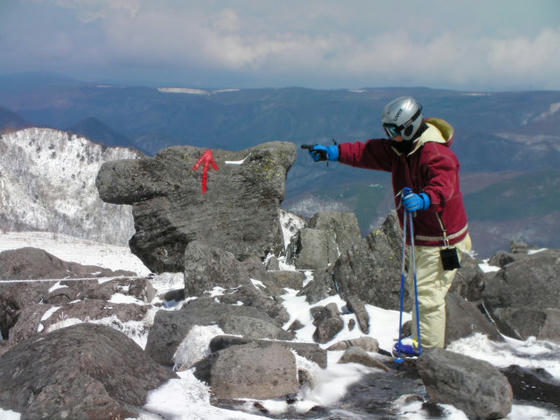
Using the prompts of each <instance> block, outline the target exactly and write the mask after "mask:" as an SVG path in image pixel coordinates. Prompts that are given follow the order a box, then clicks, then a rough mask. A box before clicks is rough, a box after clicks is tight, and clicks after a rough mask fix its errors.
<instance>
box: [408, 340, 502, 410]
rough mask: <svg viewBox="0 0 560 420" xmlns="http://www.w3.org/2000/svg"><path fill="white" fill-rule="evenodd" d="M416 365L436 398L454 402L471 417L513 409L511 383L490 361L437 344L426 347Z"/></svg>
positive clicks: (450, 402) (428, 388) (434, 398)
mask: <svg viewBox="0 0 560 420" xmlns="http://www.w3.org/2000/svg"><path fill="white" fill-rule="evenodd" d="M417 368H418V373H419V375H420V378H421V379H422V381H423V382H424V385H425V386H426V392H427V393H428V397H429V398H430V400H431V401H433V402H436V403H444V404H451V405H454V406H455V407H457V408H459V409H461V410H463V411H464V412H465V414H466V415H467V416H468V417H469V418H481V419H499V418H502V417H506V416H507V415H508V414H509V412H510V411H511V407H512V402H513V391H512V388H511V385H510V384H509V382H508V380H507V378H506V377H505V376H504V375H503V374H502V373H501V372H500V371H499V370H498V369H497V368H495V367H494V366H492V365H491V364H490V363H488V362H485V361H482V360H478V359H473V358H472V357H468V356H464V355H461V354H458V353H453V352H450V351H447V350H443V349H437V348H434V349H425V350H424V352H423V354H422V356H421V357H420V358H419V359H418V362H417Z"/></svg>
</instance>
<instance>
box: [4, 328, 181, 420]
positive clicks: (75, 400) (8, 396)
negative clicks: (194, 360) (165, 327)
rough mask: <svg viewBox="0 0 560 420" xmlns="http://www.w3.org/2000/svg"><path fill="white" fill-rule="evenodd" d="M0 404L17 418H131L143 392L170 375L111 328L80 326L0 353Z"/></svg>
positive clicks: (38, 338)
mask: <svg viewBox="0 0 560 420" xmlns="http://www.w3.org/2000/svg"><path fill="white" fill-rule="evenodd" d="M0 377H2V378H10V380H2V381H0V406H1V407H2V408H4V409H10V410H13V411H16V412H19V413H22V418H33V419H35V418H73V419H76V418H89V419H91V418H103V419H109V418H127V417H137V416H138V414H139V410H140V408H141V407H142V406H143V405H144V404H145V403H146V396H147V393H148V391H150V390H152V389H155V388H157V387H159V386H160V385H161V384H162V383H163V382H165V381H167V380H169V379H172V378H176V375H175V374H174V373H173V372H172V371H170V370H168V369H165V368H163V367H162V366H159V365H158V364H157V363H155V362H154V361H153V360H152V359H150V358H149V357H148V356H147V355H146V354H145V353H144V352H143V351H142V349H141V348H140V347H139V346H138V345H137V344H136V343H134V341H132V340H131V339H130V338H128V337H126V336H125V335H124V334H121V333H120V332H118V331H115V330H114V329H112V328H109V327H105V326H101V325H91V324H80V325H75V326H72V327H68V328H64V329H61V330H58V331H55V332H52V333H50V334H47V335H44V336H42V337H37V338H32V339H29V340H27V341H24V342H22V343H19V344H18V345H16V346H14V347H13V348H12V349H10V350H9V351H7V352H6V353H4V354H3V355H2V356H0Z"/></svg>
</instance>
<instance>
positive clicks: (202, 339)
mask: <svg viewBox="0 0 560 420" xmlns="http://www.w3.org/2000/svg"><path fill="white" fill-rule="evenodd" d="M223 334H224V332H223V331H222V329H221V328H220V327H218V326H217V325H207V326H200V325H195V326H193V327H192V328H191V330H190V331H189V333H188V334H187V336H186V337H185V338H184V339H183V341H181V344H179V346H178V347H177V350H176V351H175V354H174V355H173V362H174V364H175V370H177V369H180V368H190V367H191V366H192V365H194V364H195V363H196V362H198V361H200V360H202V359H204V358H205V357H206V356H208V355H209V354H210V348H209V346H210V341H212V339H213V338H214V337H216V336H218V335H223Z"/></svg>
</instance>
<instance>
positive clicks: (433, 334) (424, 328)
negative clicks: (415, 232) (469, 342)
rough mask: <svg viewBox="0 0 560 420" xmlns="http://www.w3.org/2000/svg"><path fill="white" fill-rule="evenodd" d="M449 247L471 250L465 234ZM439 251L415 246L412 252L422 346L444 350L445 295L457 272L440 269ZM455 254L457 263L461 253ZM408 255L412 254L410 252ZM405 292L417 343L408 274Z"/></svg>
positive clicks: (413, 334) (412, 292)
mask: <svg viewBox="0 0 560 420" xmlns="http://www.w3.org/2000/svg"><path fill="white" fill-rule="evenodd" d="M453 246H454V247H456V248H457V250H458V251H462V252H468V251H470V250H471V247H472V242H471V238H470V236H469V235H468V234H467V236H466V237H465V239H463V240H462V241H461V242H458V243H456V244H454V245H453ZM409 248H410V247H409ZM441 249H443V248H442V247H435V246H416V249H415V252H416V277H417V280H416V283H417V286H418V306H419V310H420V338H421V339H422V347H445V295H446V294H447V291H448V290H449V288H450V287H451V283H452V282H453V279H454V278H455V274H457V270H449V271H445V270H444V269H443V265H442V262H441V257H440V254H439V252H440V250H441ZM458 254H459V260H460V259H461V252H459V253H458ZM408 255H412V254H411V253H410V249H409V254H408ZM407 290H408V291H409V297H410V301H411V302H412V307H411V309H412V336H413V337H414V339H416V340H418V335H417V332H416V306H415V304H414V277H413V275H412V273H409V275H408V283H407Z"/></svg>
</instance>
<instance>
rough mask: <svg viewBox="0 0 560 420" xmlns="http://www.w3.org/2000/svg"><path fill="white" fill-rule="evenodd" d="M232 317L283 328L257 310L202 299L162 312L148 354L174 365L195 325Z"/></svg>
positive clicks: (160, 361) (147, 348)
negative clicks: (260, 321) (183, 342)
mask: <svg viewBox="0 0 560 420" xmlns="http://www.w3.org/2000/svg"><path fill="white" fill-rule="evenodd" d="M228 314H231V315H235V316H245V317H250V318H256V319H260V320H263V321H266V322H268V323H271V324H273V325H276V326H277V327H281V326H282V324H280V323H278V322H277V321H275V320H274V319H272V318H270V317H269V316H268V315H266V313H264V312H262V311H260V310H258V309H256V308H253V307H250V306H245V305H241V306H234V305H227V304H223V303H216V302H215V301H214V300H213V299H209V298H199V299H196V300H193V301H190V302H188V303H186V304H185V305H184V306H183V307H182V308H181V309H180V310H178V311H164V310H160V311H158V312H157V313H156V315H155V318H154V323H153V325H152V328H151V329H150V332H149V335H148V341H147V344H146V353H147V354H148V355H149V356H151V357H152V358H153V359H154V360H155V361H156V362H158V363H161V364H163V365H169V366H170V365H172V364H173V355H174V353H175V351H176V350H177V348H178V347H179V344H180V343H181V342H182V341H183V339H184V338H185V337H186V336H187V334H188V333H189V332H190V330H191V329H192V328H193V327H194V326H195V325H199V326H204V325H216V324H218V322H220V320H221V319H222V318H223V317H224V316H226V315H228ZM225 332H226V333H227V332H228V331H225Z"/></svg>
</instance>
